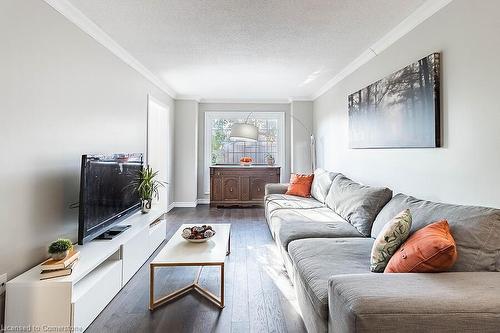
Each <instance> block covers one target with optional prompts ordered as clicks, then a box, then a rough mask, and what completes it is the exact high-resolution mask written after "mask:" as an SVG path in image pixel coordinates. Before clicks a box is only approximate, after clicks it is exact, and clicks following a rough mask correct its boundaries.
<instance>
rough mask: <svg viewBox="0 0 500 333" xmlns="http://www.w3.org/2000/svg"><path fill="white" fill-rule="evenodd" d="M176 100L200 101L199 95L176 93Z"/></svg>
mask: <svg viewBox="0 0 500 333" xmlns="http://www.w3.org/2000/svg"><path fill="white" fill-rule="evenodd" d="M175 99H176V100H177V101H196V102H198V103H200V101H201V97H200V96H195V95H177V97H176V98H175Z"/></svg>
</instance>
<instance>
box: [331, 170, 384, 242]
mask: <svg viewBox="0 0 500 333" xmlns="http://www.w3.org/2000/svg"><path fill="white" fill-rule="evenodd" d="M391 198H392V191H391V190H390V189H388V188H385V187H372V186H366V185H361V184H358V183H356V182H354V181H352V180H350V179H349V178H347V177H346V176H344V175H338V176H337V177H335V178H334V179H333V182H332V187H331V188H330V191H329V192H328V196H327V197H326V205H327V206H328V207H329V208H330V209H332V210H333V211H334V212H335V213H337V214H339V215H340V216H342V217H343V218H344V220H346V221H347V222H349V223H350V224H352V225H353V226H354V227H355V228H356V229H358V231H359V232H360V233H361V234H362V235H363V236H365V237H369V236H370V234H371V230H372V225H373V221H374V220H375V217H377V214H378V213H379V212H380V210H381V209H382V208H383V207H384V206H385V204H386V203H387V202H389V200H391Z"/></svg>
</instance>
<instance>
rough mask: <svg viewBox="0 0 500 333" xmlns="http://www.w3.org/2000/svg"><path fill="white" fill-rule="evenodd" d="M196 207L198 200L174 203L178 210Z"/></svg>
mask: <svg viewBox="0 0 500 333" xmlns="http://www.w3.org/2000/svg"><path fill="white" fill-rule="evenodd" d="M196 206H198V200H195V201H192V202H189V201H186V202H174V207H179V208H188V207H196Z"/></svg>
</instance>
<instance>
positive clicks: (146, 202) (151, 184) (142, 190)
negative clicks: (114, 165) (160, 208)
mask: <svg viewBox="0 0 500 333" xmlns="http://www.w3.org/2000/svg"><path fill="white" fill-rule="evenodd" d="M156 176H158V171H153V169H152V168H151V167H150V166H149V165H148V166H146V167H145V168H142V170H140V171H139V172H138V174H137V177H136V179H135V180H134V182H133V186H134V187H135V190H136V191H137V193H139V197H140V198H141V211H142V213H143V214H146V213H149V211H150V210H151V203H152V201H153V198H156V199H159V198H160V193H159V190H160V187H164V186H165V184H166V183H165V182H163V181H160V180H158V179H155V178H156Z"/></svg>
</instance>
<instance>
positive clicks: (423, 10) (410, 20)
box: [312, 0, 453, 100]
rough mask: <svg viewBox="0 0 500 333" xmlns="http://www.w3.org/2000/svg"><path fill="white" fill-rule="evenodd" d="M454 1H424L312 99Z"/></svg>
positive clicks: (313, 97)
mask: <svg viewBox="0 0 500 333" xmlns="http://www.w3.org/2000/svg"><path fill="white" fill-rule="evenodd" d="M452 1H453V0H427V1H426V2H424V3H423V4H422V5H421V6H420V7H419V8H417V10H415V11H414V12H413V13H411V14H410V15H409V16H408V17H407V18H405V19H404V20H403V21H401V23H399V24H398V25H397V26H396V27H394V28H393V29H392V30H390V31H389V32H388V33H387V34H385V35H384V36H383V37H382V38H380V39H379V40H378V41H377V42H376V43H374V44H373V45H372V46H371V47H369V48H368V49H367V50H365V51H364V52H363V53H361V54H360V55H359V56H358V57H357V58H356V59H354V60H353V61H352V62H350V63H349V64H348V65H347V66H346V67H344V68H343V69H342V70H341V71H340V72H339V73H337V75H335V76H334V77H333V78H332V79H331V80H329V81H328V82H327V83H326V84H325V85H323V87H321V88H320V89H319V90H318V91H317V92H316V93H315V94H314V95H313V96H312V99H313V100H314V99H316V98H318V97H320V96H321V95H323V94H324V93H326V92H327V91H328V90H330V89H331V88H332V87H334V86H335V85H336V84H338V83H339V82H340V81H342V80H343V79H345V78H346V77H347V76H349V75H350V74H352V73H353V72H354V71H356V70H357V69H358V68H360V67H361V66H363V65H364V64H366V63H367V62H368V61H370V60H371V59H373V58H375V57H376V56H377V55H379V54H380V53H381V52H382V51H384V50H385V49H387V48H388V47H389V46H391V45H392V44H394V43H395V42H396V41H398V40H399V39H400V38H401V37H403V36H404V35H406V34H407V33H409V32H410V31H412V30H413V29H414V28H415V27H417V26H418V25H419V24H421V23H422V22H424V21H425V20H427V19H428V18H429V17H431V16H432V15H434V14H435V13H437V12H438V11H439V10H441V9H442V8H444V7H445V6H446V5H448V4H449V3H450V2H452Z"/></svg>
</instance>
